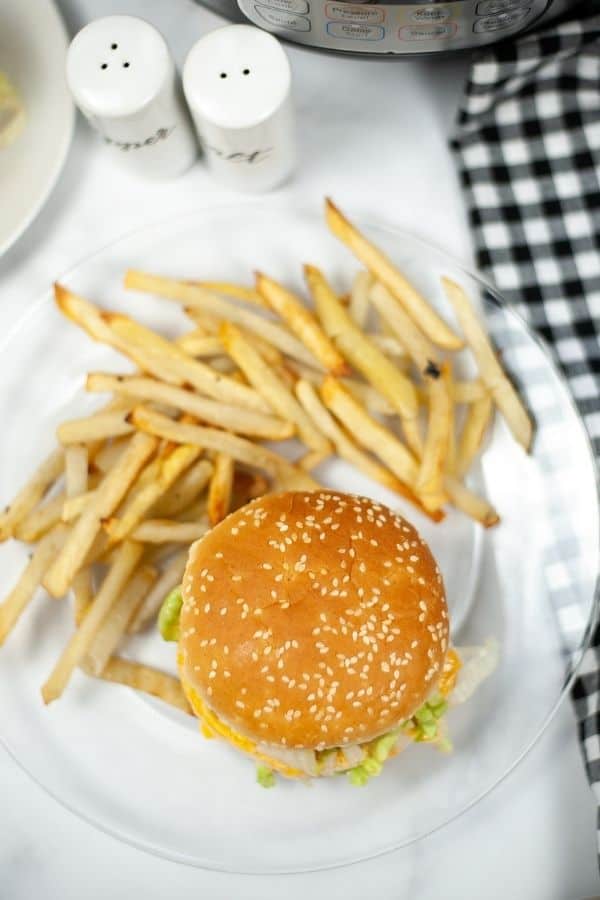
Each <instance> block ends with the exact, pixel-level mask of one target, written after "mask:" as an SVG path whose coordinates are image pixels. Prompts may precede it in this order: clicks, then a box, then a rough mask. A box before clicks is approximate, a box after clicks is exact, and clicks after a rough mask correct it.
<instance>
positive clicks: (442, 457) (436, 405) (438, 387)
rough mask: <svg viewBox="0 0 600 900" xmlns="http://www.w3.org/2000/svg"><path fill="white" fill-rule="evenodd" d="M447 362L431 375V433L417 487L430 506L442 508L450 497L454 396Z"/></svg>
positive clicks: (425, 502)
mask: <svg viewBox="0 0 600 900" xmlns="http://www.w3.org/2000/svg"><path fill="white" fill-rule="evenodd" d="M446 378H447V363H444V364H443V366H442V369H441V370H438V374H437V376H429V377H428V380H427V389H428V397H429V411H428V424H427V437H426V438H425V449H424V451H423V458H422V460H421V468H420V470H419V476H418V478H417V481H416V490H417V493H418V494H419V496H420V497H421V499H422V501H423V503H424V505H425V506H426V507H427V509H432V510H433V509H439V508H440V507H441V506H443V505H444V503H445V502H446V501H447V499H448V498H447V496H446V494H445V492H444V472H445V469H446V459H447V456H448V445H449V441H450V424H451V419H450V399H449V397H448V390H447V388H446Z"/></svg>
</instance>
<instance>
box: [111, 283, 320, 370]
mask: <svg viewBox="0 0 600 900" xmlns="http://www.w3.org/2000/svg"><path fill="white" fill-rule="evenodd" d="M180 285H181V282H177V281H175V280H173V279H172V278H162V277H160V276H158V275H148V274H146V273H144V272H133V271H129V272H127V274H126V275H125V287H127V288H131V289H133V290H136V291H147V292H148V293H151V294H158V296H160V297H166V298H167V299H169V300H178V301H179V302H180V303H183V304H184V305H185V306H186V312H187V313H188V314H189V315H191V316H192V318H193V319H194V320H195V321H198V324H200V325H201V326H202V327H206V326H208V328H207V330H208V333H209V334H214V333H215V331H214V330H212V329H214V328H215V319H216V320H217V321H218V322H219V323H220V322H221V321H225V322H233V323H234V324H235V325H239V326H240V327H241V328H244V329H246V330H247V331H251V332H252V333H253V334H257V335H258V336H259V337H260V338H262V339H263V340H265V341H268V342H269V343H270V344H272V345H273V346H274V347H277V349H278V350H281V352H282V353H286V354H287V355H288V356H292V357H294V359H299V360H301V361H302V362H305V363H307V364H308V365H309V366H310V365H312V366H315V365H317V363H316V360H315V358H314V357H313V355H312V353H309V351H308V350H307V349H306V348H305V346H304V344H303V343H302V342H301V341H299V340H298V339H297V338H296V337H294V335H292V334H290V333H289V331H288V330H287V329H286V328H283V327H282V326H281V325H279V324H278V323H277V322H274V321H273V320H272V319H268V318H266V317H265V316H263V315H260V314H258V313H255V312H252V311H251V310H248V309H242V308H241V307H240V306H238V305H237V304H235V303H229V302H228V301H227V300H224V299H223V298H222V297H219V296H217V295H216V294H213V293H211V292H210V291H205V290H204V289H203V288H199V287H198V286H197V285H194V290H193V291H183V292H182V290H181V287H180ZM184 295H185V297H184ZM207 315H208V317H209V318H208V319H206V318H205V316H207ZM211 320H212V324H211Z"/></svg>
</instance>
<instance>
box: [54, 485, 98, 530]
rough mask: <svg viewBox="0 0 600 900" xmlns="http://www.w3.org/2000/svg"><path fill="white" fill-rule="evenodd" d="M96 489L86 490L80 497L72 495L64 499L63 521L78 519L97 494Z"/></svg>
mask: <svg viewBox="0 0 600 900" xmlns="http://www.w3.org/2000/svg"><path fill="white" fill-rule="evenodd" d="M95 494H96V490H95V489H94V490H90V491H86V492H85V494H80V495H79V496H78V497H71V498H69V499H67V500H65V501H64V503H63V506H62V515H61V519H62V521H63V522H72V521H73V520H74V519H78V518H79V516H80V515H81V513H82V512H83V510H84V509H85V508H86V506H87V505H88V503H89V502H90V500H91V499H92V498H93V497H94V496H95Z"/></svg>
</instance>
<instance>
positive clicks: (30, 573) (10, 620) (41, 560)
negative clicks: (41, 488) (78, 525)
mask: <svg viewBox="0 0 600 900" xmlns="http://www.w3.org/2000/svg"><path fill="white" fill-rule="evenodd" d="M67 530H68V529H67V527H66V526H65V525H56V526H55V527H54V528H53V529H52V531H50V532H48V534H46V535H45V536H44V537H43V538H42V539H41V541H40V542H39V544H38V545H37V547H36V548H35V550H34V551H33V554H32V556H31V558H30V559H29V561H28V563H27V565H26V566H25V568H24V569H23V572H22V573H21V576H20V577H19V580H18V581H17V583H16V585H15V586H14V588H13V589H12V591H11V592H10V594H9V595H8V597H6V599H5V600H4V601H3V602H2V603H0V646H1V645H2V644H3V643H4V641H5V640H6V638H7V637H8V634H9V633H10V631H11V630H12V628H13V627H14V625H15V624H16V622H17V620H18V618H19V616H20V615H21V613H22V612H23V610H24V609H25V607H26V606H27V604H28V603H29V601H30V600H31V599H32V597H33V595H34V594H35V592H36V590H37V588H38V587H39V585H40V582H41V580H42V578H43V576H44V573H45V572H46V569H47V568H48V566H49V565H50V563H51V562H52V560H53V559H54V557H55V556H56V554H57V553H58V552H59V550H60V548H61V547H62V546H63V544H64V541H65V538H66V536H67Z"/></svg>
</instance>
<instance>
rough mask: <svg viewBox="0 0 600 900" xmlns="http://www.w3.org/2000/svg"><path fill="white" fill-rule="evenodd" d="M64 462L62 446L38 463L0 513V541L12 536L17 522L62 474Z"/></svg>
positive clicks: (35, 504)
mask: <svg viewBox="0 0 600 900" xmlns="http://www.w3.org/2000/svg"><path fill="white" fill-rule="evenodd" d="M64 464H65V457H64V451H63V449H62V448H58V449H56V450H53V451H52V453H51V454H50V455H49V456H47V457H46V459H45V460H44V461H43V462H42V463H40V465H39V466H38V467H37V469H36V470H35V472H34V473H33V475H32V476H31V478H30V479H29V481H28V482H27V483H26V484H25V485H24V486H23V487H22V488H21V490H20V491H19V493H18V494H17V495H16V497H15V498H14V499H13V500H12V502H11V503H10V504H9V505H8V506H7V507H6V508H5V509H4V511H3V512H2V513H0V542H1V541H6V540H7V539H8V538H9V537H12V535H13V534H14V531H15V528H16V527H17V525H18V524H19V522H21V521H22V520H23V519H24V518H25V516H26V515H27V514H28V513H30V512H31V510H32V509H33V508H34V507H35V506H37V504H38V503H39V502H40V500H41V499H42V497H44V496H45V495H46V494H47V492H48V491H49V490H50V488H51V487H52V485H53V484H54V482H55V481H56V480H57V478H58V477H59V476H60V475H62V472H63V469H64Z"/></svg>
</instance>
